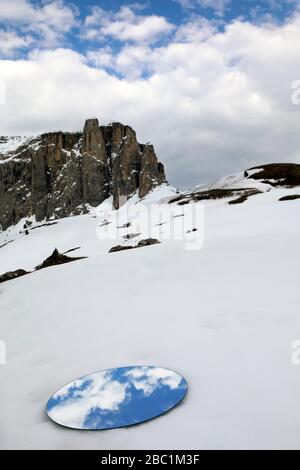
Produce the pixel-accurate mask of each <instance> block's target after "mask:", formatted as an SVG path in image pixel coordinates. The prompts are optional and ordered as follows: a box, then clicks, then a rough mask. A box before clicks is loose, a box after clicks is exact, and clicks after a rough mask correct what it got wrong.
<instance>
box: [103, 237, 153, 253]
mask: <svg viewBox="0 0 300 470" xmlns="http://www.w3.org/2000/svg"><path fill="white" fill-rule="evenodd" d="M158 244H160V241H159V240H157V239H156V238H147V239H146V240H141V241H139V243H138V244H137V245H134V246H132V245H117V246H113V247H112V248H111V249H110V250H109V253H117V252H118V251H126V250H134V249H136V248H143V247H145V246H151V245H158Z"/></svg>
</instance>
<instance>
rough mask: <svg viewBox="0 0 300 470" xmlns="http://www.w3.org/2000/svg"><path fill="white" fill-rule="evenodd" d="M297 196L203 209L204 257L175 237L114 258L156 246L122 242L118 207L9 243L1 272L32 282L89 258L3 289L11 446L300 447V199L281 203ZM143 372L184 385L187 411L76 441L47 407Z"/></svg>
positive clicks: (160, 196)
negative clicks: (53, 258)
mask: <svg viewBox="0 0 300 470" xmlns="http://www.w3.org/2000/svg"><path fill="white" fill-rule="evenodd" d="M231 184H232V182H231ZM296 193H297V190H296V189H295V188H294V189H283V188H281V189H276V190H271V191H266V192H263V193H262V194H257V195H255V196H252V197H251V198H249V200H248V201H246V202H244V203H243V204H237V205H232V206H230V205H228V204H227V202H228V200H227V199H224V200H217V201H207V202H205V203H203V202H199V203H197V204H194V203H192V204H193V205H194V208H195V209H196V206H197V207H198V208H199V207H204V232H203V233H204V245H203V248H202V249H200V250H193V251H189V250H187V249H186V240H167V239H165V238H164V239H163V240H162V243H161V244H160V245H155V246H150V247H146V248H142V249H137V250H130V251H124V252H120V253H113V254H112V253H111V254H108V251H109V249H110V248H111V247H112V246H114V245H116V244H118V243H122V244H126V243H130V244H134V243H136V241H137V240H138V239H141V238H142V237H143V236H144V235H145V234H144V233H142V234H141V235H140V236H139V237H137V238H136V239H132V240H130V241H126V240H124V239H123V238H121V237H122V236H124V233H125V235H126V233H130V232H131V230H132V226H131V227H129V228H127V229H125V228H122V229H120V232H119V234H117V235H114V236H117V238H118V239H111V238H110V237H111V236H113V234H116V233H117V232H116V231H115V230H113V224H114V223H115V220H114V214H113V213H112V211H111V201H106V202H105V203H104V204H102V205H101V206H100V207H99V208H98V209H97V210H95V211H94V212H93V213H90V214H87V215H82V216H78V217H71V218H67V219H61V220H59V221H57V222H58V223H57V224H55V225H50V226H44V227H39V228H35V229H34V230H29V235H25V233H24V231H23V225H22V224H23V222H21V223H20V224H19V225H18V226H16V227H13V228H11V229H10V230H8V231H6V232H4V233H2V234H1V240H0V245H3V244H4V243H7V242H10V243H8V244H6V245H5V246H4V247H2V248H0V266H1V272H5V271H8V270H14V269H17V268H24V269H33V268H34V267H35V266H36V265H38V264H39V263H40V262H41V261H43V260H44V259H45V258H46V257H47V256H49V254H50V253H51V252H52V251H53V249H54V248H55V247H57V248H58V249H59V251H60V252H65V251H67V250H69V249H72V248H77V247H80V249H78V250H77V251H75V252H74V255H75V254H76V256H87V257H88V258H87V259H84V260H81V261H76V262H74V263H70V264H66V265H63V266H55V267H52V268H48V269H44V270H42V271H38V272H34V273H32V274H29V275H28V276H24V277H21V278H19V279H16V280H13V281H10V282H7V283H4V284H1V285H0V309H1V315H0V339H2V340H3V341H5V342H6V346H7V365H5V366H0V374H1V388H0V401H1V423H0V447H1V448H6V449H7V448H25V449H31V448H33V449H37V448H44V449H45V448H52V449H79V448H83V449H138V448H152V449H158V448H163V449H167V448H173V449H180V448H184V449H188V448H192V449H195V448H197V449H215V448H221V449H230V448H240V449H244V448H300V438H299V433H300V402H299V395H300V366H299V367H296V366H295V365H293V364H292V362H291V354H292V349H291V343H292V342H293V341H294V340H295V339H299V338H300V316H299V302H300V292H299V287H298V284H299V237H300V219H299V210H300V200H294V201H287V202H279V201H278V200H279V198H280V197H282V196H285V195H288V194H296ZM298 194H300V188H299V190H298ZM173 195H174V191H172V190H169V189H168V188H166V187H164V188H160V189H159V190H157V191H154V192H153V193H152V194H151V195H149V196H148V198H146V200H144V201H143V203H144V204H146V205H147V204H150V203H158V202H161V201H162V200H163V202H164V204H163V205H162V206H161V208H163V211H162V212H163V217H165V216H166V215H167V214H168V206H167V200H168V199H169V198H170V197H172V196H173ZM135 202H137V201H136V200H134V199H133V200H131V201H130V204H131V205H132V206H134V205H135ZM140 204H141V203H138V204H136V205H135V206H136V207H138V206H139V205H140ZM125 209H126V208H125V207H124V208H122V209H121V211H122V210H123V211H125ZM155 210H158V209H155ZM180 210H183V208H181V209H180ZM179 215H180V214H179ZM132 217H133V218H134V216H132ZM185 217H189V215H188V212H186V213H185V215H184V216H183V219H184V218H185ZM179 219H180V217H178V220H179ZM199 220H202V219H199ZM131 222H132V223H133V222H134V220H133V219H132V221H131ZM169 222H170V221H169ZM169 222H168V221H167V220H166V219H165V220H163V221H162V223H163V224H164V225H161V227H164V229H166V228H167V226H168V224H169ZM107 224H108V225H107ZM201 224H203V221H202V222H201ZM35 225H40V224H35V223H33V226H32V227H34V226H35ZM189 225H190V226H193V225H194V222H192V221H187V225H186V227H188V226H189ZM120 226H121V225H120ZM32 227H31V228H32ZM107 227H109V229H108V231H107V232H106V235H108V236H103V230H106V229H107ZM115 228H116V227H115ZM195 228H198V230H199V231H201V229H202V228H203V227H200V226H198V227H195ZM126 230H127V231H128V232H126ZM20 232H21V233H20ZM201 233H202V232H201ZM101 234H102V235H101ZM160 234H162V232H161V233H159V232H157V235H158V236H160ZM143 364H145V365H158V366H161V367H166V368H170V369H173V370H176V371H178V372H179V373H181V374H183V375H184V376H185V377H186V379H187V380H188V382H189V393H188V396H187V398H186V400H185V401H184V402H183V404H182V405H181V406H180V407H178V408H177V409H175V410H174V411H173V412H171V413H169V414H168V415H165V416H162V417H161V418H159V419H156V420H154V421H152V422H148V423H145V424H143V425H140V426H137V427H132V428H127V429H120V430H113V431H107V432H80V431H73V430H70V429H64V428H60V427H58V426H56V425H55V424H54V423H52V422H51V421H49V419H47V416H46V414H45V405H46V402H47V399H48V398H49V397H50V396H51V394H52V393H53V392H55V391H56V390H57V389H59V388H60V387H61V386H62V385H64V384H66V383H68V382H70V381H71V380H73V379H75V378H77V377H81V376H83V375H85V374H88V373H90V372H93V371H97V370H101V369H106V368H111V367H116V366H123V365H124V366H126V365H143Z"/></svg>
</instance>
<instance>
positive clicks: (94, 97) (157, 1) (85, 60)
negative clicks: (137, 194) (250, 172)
mask: <svg viewBox="0 0 300 470" xmlns="http://www.w3.org/2000/svg"><path fill="white" fill-rule="evenodd" d="M133 2H134V0H133ZM299 47H300V2H299V1H298V0H285V1H283V0H260V1H257V0H241V1H236V0H163V1H162V0H152V1H147V0H146V1H145V2H134V3H130V0H129V1H127V2H126V1H121V0H109V1H108V0H102V1H101V0H98V1H97V0H94V1H93V0H91V1H90V2H89V1H82V0H77V1H73V2H72V3H71V2H69V1H67V0H55V1H51V0H50V1H30V0H0V135H8V134H9V135H11V134H36V133H40V132H43V131H49V130H59V129H63V130H68V131H72V130H78V129H81V128H82V127H83V123H84V120H85V119H86V118H89V117H98V118H99V120H100V122H101V123H103V124H106V123H109V122H111V121H121V122H123V123H124V124H125V123H126V124H129V125H131V126H132V127H134V129H135V130H136V131H137V134H138V138H139V140H140V141H141V142H148V141H152V142H153V144H154V145H155V148H156V151H157V154H158V156H159V158H160V160H161V161H163V162H164V163H165V164H166V170H167V175H168V177H169V181H170V183H171V184H173V185H176V186H179V187H190V186H193V185H195V184H198V183H200V182H207V181H211V180H215V179H217V178H218V177H219V176H223V175H225V174H228V173H231V172H235V171H238V170H240V169H244V168H248V167H250V166H254V165H256V164H260V163H267V162H272V161H292V162H299V163H300V104H298V105H297V104H294V103H293V100H292V94H293V93H294V94H295V93H296V91H297V89H296V90H293V88H292V87H293V84H294V86H297V83H295V81H297V80H300V51H299ZM298 85H299V84H298ZM298 95H299V96H300V93H298ZM294 101H295V103H296V102H297V100H295V99H294Z"/></svg>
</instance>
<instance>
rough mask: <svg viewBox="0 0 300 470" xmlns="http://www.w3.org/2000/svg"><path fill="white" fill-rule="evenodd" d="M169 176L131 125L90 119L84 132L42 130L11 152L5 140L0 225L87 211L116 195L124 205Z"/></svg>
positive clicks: (0, 171)
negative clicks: (105, 122)
mask: <svg viewBox="0 0 300 470" xmlns="http://www.w3.org/2000/svg"><path fill="white" fill-rule="evenodd" d="M3 139H4V140H3V141H4V142H5V145H6V148H7V147H9V146H8V144H7V142H9V139H10V138H3ZM14 142H15V140H14ZM165 181H166V179H165V173H164V167H163V165H162V164H161V163H159V162H158V161H157V157H156V154H155V151H154V148H153V146H152V145H150V144H147V145H142V144H140V143H139V142H138V140H137V137H136V133H135V131H134V130H133V129H132V128H131V127H129V126H126V125H123V124H121V123H118V122H116V123H113V124H110V125H108V126H99V122H98V119H96V118H93V119H88V120H87V121H86V122H85V126H84V130H83V132H82V133H80V132H78V133H66V132H61V131H60V132H50V133H46V134H42V135H41V136H39V137H37V138H34V139H27V140H25V141H24V142H20V145H18V146H17V147H16V148H14V149H13V150H12V151H9V152H7V151H6V152H5V153H1V145H0V229H1V228H2V230H5V229H6V228H7V227H9V226H10V225H13V224H16V223H17V222H18V221H19V220H20V219H22V218H24V217H29V216H31V215H35V217H36V219H37V221H41V220H44V219H47V218H50V217H54V218H59V217H67V216H69V215H76V214H80V213H84V212H86V211H87V210H88V206H94V207H95V206H97V205H99V204H100V203H101V202H103V201H104V200H105V199H107V198H108V197H109V196H111V195H112V196H113V204H114V207H115V209H118V208H119V206H120V200H122V199H126V198H127V197H130V196H131V195H132V194H134V193H136V192H137V193H138V194H139V196H140V197H144V196H145V195H147V194H148V193H149V192H150V191H151V190H152V189H153V188H155V187H156V186H158V185H160V184H161V183H163V182H165Z"/></svg>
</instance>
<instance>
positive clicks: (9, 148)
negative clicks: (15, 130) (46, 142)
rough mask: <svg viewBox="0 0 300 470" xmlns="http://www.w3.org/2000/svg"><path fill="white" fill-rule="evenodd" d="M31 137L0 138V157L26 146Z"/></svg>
mask: <svg viewBox="0 0 300 470" xmlns="http://www.w3.org/2000/svg"><path fill="white" fill-rule="evenodd" d="M31 139H32V137H26V136H14V137H3V138H0V155H6V154H9V153H11V152H14V151H15V150H17V149H18V147H20V146H21V145H24V144H26V142H29V140H31Z"/></svg>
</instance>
